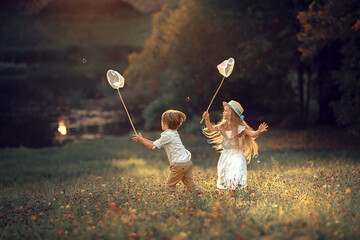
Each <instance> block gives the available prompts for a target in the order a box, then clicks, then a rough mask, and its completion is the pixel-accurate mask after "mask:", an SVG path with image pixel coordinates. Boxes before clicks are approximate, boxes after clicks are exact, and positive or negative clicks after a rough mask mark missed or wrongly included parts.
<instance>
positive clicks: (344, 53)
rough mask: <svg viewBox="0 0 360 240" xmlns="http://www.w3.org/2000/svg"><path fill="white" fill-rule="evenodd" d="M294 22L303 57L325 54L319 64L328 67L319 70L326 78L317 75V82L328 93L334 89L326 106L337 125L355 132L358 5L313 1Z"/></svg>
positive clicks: (359, 59) (357, 127) (358, 116)
mask: <svg viewBox="0 0 360 240" xmlns="http://www.w3.org/2000/svg"><path fill="white" fill-rule="evenodd" d="M298 18H299V21H300V23H301V25H302V31H301V32H299V33H298V35H297V36H298V38H299V40H300V41H301V45H300V47H299V50H300V51H301V52H302V54H303V56H304V57H307V58H309V57H311V58H313V59H315V61H316V60H317V59H319V58H320V57H321V56H322V55H324V53H325V54H326V55H325V56H326V58H325V59H320V60H322V61H323V62H324V64H327V65H328V66H327V67H325V69H321V70H322V71H325V72H327V73H328V74H327V75H324V74H321V75H320V79H319V81H321V82H326V83H327V85H328V86H330V89H334V87H336V92H338V94H334V91H332V92H330V93H328V95H333V97H332V98H330V101H328V103H327V104H329V103H330V105H331V107H332V109H333V111H334V112H335V117H336V120H337V122H338V123H339V124H341V125H344V126H347V127H349V128H352V129H355V130H357V131H359V130H360V125H359V123H358V122H359V121H358V120H359V119H360V111H359V103H360V102H359V101H360V91H359V86H360V85H359V84H360V77H359V70H360V68H359V66H360V48H359V46H360V44H359V43H360V31H359V30H360V28H359V22H360V20H359V19H360V3H359V1H355V0H350V1H339V0H332V1H325V2H322V1H313V2H312V3H311V4H310V5H309V9H308V10H307V11H304V12H299V14H298ZM329 58H332V59H329ZM320 66H321V65H320ZM331 86H334V87H331ZM336 92H335V93H336ZM320 97H323V96H320Z"/></svg>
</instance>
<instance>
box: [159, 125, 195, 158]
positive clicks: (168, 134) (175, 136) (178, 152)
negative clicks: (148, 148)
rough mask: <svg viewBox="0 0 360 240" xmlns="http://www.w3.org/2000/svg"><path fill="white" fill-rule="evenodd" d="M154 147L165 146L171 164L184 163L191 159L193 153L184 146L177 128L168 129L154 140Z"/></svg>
mask: <svg viewBox="0 0 360 240" xmlns="http://www.w3.org/2000/svg"><path fill="white" fill-rule="evenodd" d="M153 144H154V146H153V149H155V148H161V147H164V149H165V152H166V154H167V156H168V159H169V163H170V165H173V164H174V163H184V162H188V161H190V160H191V153H190V152H189V151H188V150H187V149H186V148H185V147H184V145H183V144H182V142H181V139H180V135H179V133H178V132H177V131H176V130H172V129H167V130H165V131H163V132H162V133H161V136H160V138H159V139H157V140H156V141H154V143H153Z"/></svg>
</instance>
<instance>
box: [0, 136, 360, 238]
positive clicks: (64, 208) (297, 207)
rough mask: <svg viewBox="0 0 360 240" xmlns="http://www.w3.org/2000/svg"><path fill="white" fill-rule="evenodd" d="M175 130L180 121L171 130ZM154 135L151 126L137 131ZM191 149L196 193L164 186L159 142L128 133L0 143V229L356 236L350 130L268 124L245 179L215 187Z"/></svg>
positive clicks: (210, 161) (355, 167)
mask: <svg viewBox="0 0 360 240" xmlns="http://www.w3.org/2000/svg"><path fill="white" fill-rule="evenodd" d="M180 133H181V130H180ZM144 135H146V136H147V137H149V138H150V139H155V138H156V136H158V133H147V134H144ZM183 142H184V145H185V146H186V147H187V148H188V149H189V150H190V151H191V152H192V155H193V162H194V164H195V168H194V171H193V173H194V175H195V182H196V183H197V184H199V185H202V186H204V187H205V188H207V189H209V190H210V192H209V193H203V194H196V193H190V192H188V191H187V190H185V189H184V187H183V185H182V184H179V186H178V190H179V191H178V194H177V195H175V196H174V195H171V194H170V193H168V192H167V191H166V190H165V188H164V182H165V181H166V177H167V174H168V161H167V158H166V154H165V152H164V150H161V151H159V150H158V151H148V150H147V149H146V148H145V147H144V146H142V145H140V144H137V143H135V142H132V140H131V138H130V135H127V136H122V137H113V136H106V137H102V138H100V139H97V140H91V141H90V140H89V141H83V142H77V143H69V144H67V145H64V146H60V147H51V148H43V149H28V148H17V149H11V148H8V149H0V159H1V161H0V184H1V185H0V186H1V190H0V234H1V235H0V238H1V239H299V240H300V239H356V238H359V237H360V231H359V220H360V216H359V213H360V209H359V208H360V204H359V200H358V199H359V197H360V192H359V180H360V178H359V176H360V175H359V172H360V165H359V160H358V159H359V156H360V151H359V150H358V149H357V146H359V136H356V135H354V134H351V133H347V132H342V133H339V131H335V130H331V129H322V130H319V129H318V130H314V129H312V130H301V131H300V130H299V131H287V130H280V129H279V130H277V129H271V130H270V131H269V132H267V133H265V134H263V135H262V136H260V137H259V138H258V143H259V149H260V151H259V156H258V157H257V158H255V159H253V160H252V161H251V162H250V163H249V165H248V186H247V188H245V189H243V190H240V191H237V192H236V193H235V194H233V193H232V192H228V191H222V190H218V189H216V180H217V172H216V164H217V158H218V154H217V153H215V152H214V151H213V150H212V149H211V146H209V145H208V144H207V143H206V139H205V138H203V137H194V136H183Z"/></svg>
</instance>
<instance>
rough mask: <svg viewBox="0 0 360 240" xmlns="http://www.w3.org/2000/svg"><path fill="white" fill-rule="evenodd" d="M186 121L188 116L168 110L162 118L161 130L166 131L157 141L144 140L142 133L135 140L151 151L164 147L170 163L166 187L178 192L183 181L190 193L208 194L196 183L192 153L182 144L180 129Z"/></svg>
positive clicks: (172, 191)
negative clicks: (178, 184) (178, 186)
mask: <svg viewBox="0 0 360 240" xmlns="http://www.w3.org/2000/svg"><path fill="white" fill-rule="evenodd" d="M185 120H186V115H185V114H184V113H182V112H180V111H177V110H167V111H165V112H164V113H163V114H162V116H161V128H162V130H164V131H163V132H162V133H161V137H160V138H159V139H158V140H156V141H154V142H153V141H150V140H148V139H146V138H144V137H143V136H142V135H141V133H139V134H138V135H137V134H133V140H134V141H135V142H138V143H142V144H144V145H145V146H146V147H147V148H149V149H150V150H155V149H159V148H161V147H164V149H165V152H166V154H167V156H168V159H169V163H170V173H169V176H168V179H167V181H166V184H165V187H166V188H167V189H168V190H169V191H170V192H171V193H175V192H176V184H177V183H178V182H179V181H180V180H181V181H183V183H184V185H185V186H186V187H187V188H188V189H189V190H190V191H193V190H195V191H197V192H206V191H207V190H205V189H204V188H202V187H200V186H198V185H196V184H195V183H194V178H193V174H192V168H193V163H192V162H191V153H190V152H189V151H188V150H187V149H186V148H185V147H184V145H183V144H182V142H181V139H180V136H179V133H178V132H177V129H178V127H179V126H180V125H181V124H182V123H183V122H184V121H185Z"/></svg>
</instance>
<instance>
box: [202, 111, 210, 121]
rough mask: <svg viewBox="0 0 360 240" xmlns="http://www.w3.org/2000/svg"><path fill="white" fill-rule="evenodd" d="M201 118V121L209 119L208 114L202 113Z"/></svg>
mask: <svg viewBox="0 0 360 240" xmlns="http://www.w3.org/2000/svg"><path fill="white" fill-rule="evenodd" d="M202 117H203V119H205V120H208V119H209V112H204V113H203V115H202Z"/></svg>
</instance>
